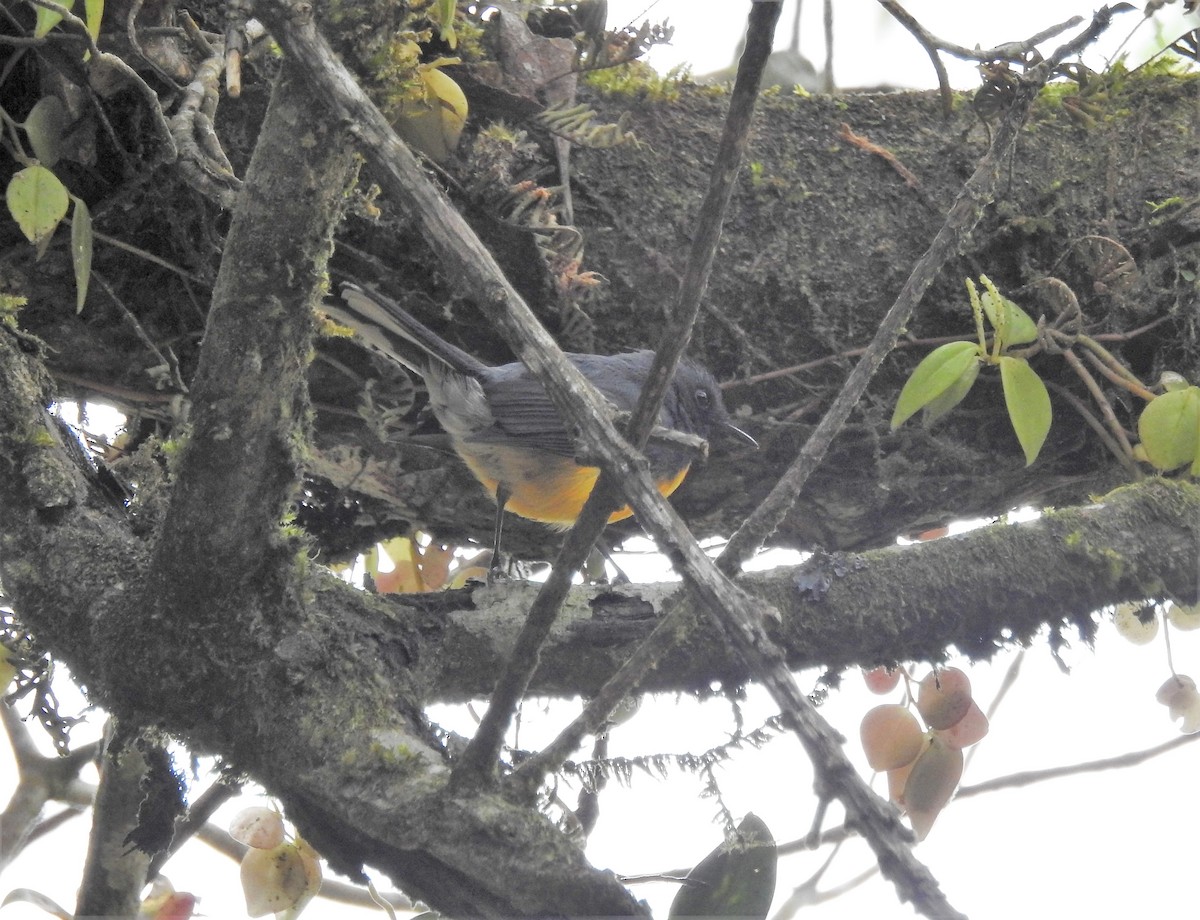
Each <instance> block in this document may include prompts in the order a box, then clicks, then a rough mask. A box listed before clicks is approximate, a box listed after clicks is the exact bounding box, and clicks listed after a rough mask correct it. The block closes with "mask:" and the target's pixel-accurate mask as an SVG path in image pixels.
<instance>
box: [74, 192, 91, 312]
mask: <svg viewBox="0 0 1200 920" xmlns="http://www.w3.org/2000/svg"><path fill="white" fill-rule="evenodd" d="M71 201H73V202H74V203H75V209H74V211H73V212H72V214H71V261H72V262H73V263H74V265H75V312H76V313H82V312H83V302H84V301H85V300H87V292H88V281H89V280H91V277H92V212H91V211H89V210H88V206H87V205H86V204H84V203H83V201H82V200H80V199H79V198H76V197H75V196H74V195H72V196H71Z"/></svg>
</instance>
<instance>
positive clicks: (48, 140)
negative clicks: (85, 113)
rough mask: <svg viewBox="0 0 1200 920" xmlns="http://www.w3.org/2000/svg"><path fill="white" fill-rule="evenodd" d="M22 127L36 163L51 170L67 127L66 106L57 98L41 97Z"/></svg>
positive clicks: (60, 148) (57, 156) (59, 151)
mask: <svg viewBox="0 0 1200 920" xmlns="http://www.w3.org/2000/svg"><path fill="white" fill-rule="evenodd" d="M22 127H23V128H24V129H25V134H26V135H27V136H28V138H29V146H30V147H32V148H33V155H34V156H35V157H37V160H38V162H39V163H41V164H42V165H43V166H45V167H47V168H53V167H54V164H55V163H57V162H58V158H59V156H60V155H61V150H62V137H63V133H64V131H65V130H66V127H67V109H66V106H64V105H63V104H62V101H61V100H60V99H59V98H58V97H57V96H43V97H42V98H41V99H39V100H38V101H37V104H36V105H34V107H33V108H32V109H30V110H29V115H28V116H26V118H25V124H24V125H22Z"/></svg>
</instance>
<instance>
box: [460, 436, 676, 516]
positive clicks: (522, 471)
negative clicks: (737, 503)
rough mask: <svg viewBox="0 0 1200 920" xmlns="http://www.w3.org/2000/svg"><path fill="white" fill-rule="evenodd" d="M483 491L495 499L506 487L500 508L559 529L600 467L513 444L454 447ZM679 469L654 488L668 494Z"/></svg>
mask: <svg viewBox="0 0 1200 920" xmlns="http://www.w3.org/2000/svg"><path fill="white" fill-rule="evenodd" d="M456 446H457V447H458V452H459V455H460V456H461V457H462V458H463V460H464V461H465V462H466V464H467V466H468V467H469V468H470V470H471V472H472V473H474V474H475V478H476V479H478V480H479V481H480V482H481V483H482V484H483V487H484V488H485V489H487V490H488V492H489V493H491V495H492V497H493V498H495V497H496V488H497V486H498V485H499V484H500V483H503V484H504V487H505V489H506V490H507V491H508V500H507V502H505V505H504V507H505V510H507V511H511V512H512V513H513V514H517V515H520V516H521V517H523V518H528V519H529V520H531V521H540V522H542V523H543V524H551V525H553V526H556V527H560V528H564V529H565V528H567V527H570V526H571V525H572V524H574V523H575V519H576V518H578V517H579V512H580V511H582V510H583V504H584V502H586V501H587V498H588V496H589V495H591V494H592V489H593V488H594V487H595V485H596V480H597V479H598V478H599V477H600V470H599V468H597V467H594V466H580V465H579V464H578V463H576V462H575V461H574V460H572V459H570V458H569V457H560V456H558V455H557V454H548V453H544V452H541V451H531V450H525V449H519V448H512V447H508V446H505V445H501V444H470V445H456ZM687 473H688V467H686V466H685V467H683V468H682V469H681V470H679V472H677V473H675V474H674V475H673V476H672V477H670V478H669V479H663V480H660V481H658V482H657V483H656V485H657V486H658V491H659V492H661V493H662V494H663V495H670V494H671V493H672V492H674V491H675V490H676V489H677V488H679V484H680V483H681V482H683V480H684V477H685V476H687ZM632 514H633V509H632V508H630V507H629V506H628V505H626V506H625V507H623V508H618V509H617V510H616V511H614V512H613V513H612V515H610V516H609V519H608V520H609V523H610V524H611V523H612V522H614V521H621V520H624V519H625V518H627V517H630V516H631V515H632Z"/></svg>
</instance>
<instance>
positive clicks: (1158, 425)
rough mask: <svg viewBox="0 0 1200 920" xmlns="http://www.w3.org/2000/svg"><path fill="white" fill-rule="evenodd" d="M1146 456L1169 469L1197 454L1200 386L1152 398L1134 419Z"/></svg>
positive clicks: (1199, 428)
mask: <svg viewBox="0 0 1200 920" xmlns="http://www.w3.org/2000/svg"><path fill="white" fill-rule="evenodd" d="M1138 436H1139V437H1140V438H1141V439H1142V447H1143V448H1144V449H1145V451H1146V458H1147V459H1148V460H1149V461H1150V462H1151V463H1152V464H1153V465H1154V466H1155V467H1157V468H1158V469H1160V470H1173V469H1175V468H1176V467H1180V466H1183V465H1184V464H1185V463H1190V462H1192V461H1193V460H1195V459H1196V456H1197V441H1198V440H1200V388H1197V387H1194V386H1193V387H1188V388H1187V389H1186V390H1175V391H1173V392H1170V393H1163V394H1162V395H1161V396H1158V397H1155V398H1154V399H1152V400H1151V401H1150V402H1149V403H1148V404H1147V405H1146V408H1145V409H1143V410H1142V415H1141V417H1140V418H1139V419H1138Z"/></svg>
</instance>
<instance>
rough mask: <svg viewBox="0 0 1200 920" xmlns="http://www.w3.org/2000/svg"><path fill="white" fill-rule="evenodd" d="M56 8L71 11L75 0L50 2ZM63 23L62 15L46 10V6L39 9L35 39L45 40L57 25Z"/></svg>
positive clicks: (54, 0) (35, 26)
mask: <svg viewBox="0 0 1200 920" xmlns="http://www.w3.org/2000/svg"><path fill="white" fill-rule="evenodd" d="M50 2H51V3H53V4H54V5H55V6H58V7H62V9H64V10H69V9H71V7H73V6H74V5H75V0H50ZM60 22H62V13H56V12H54V11H53V10H49V9H46V7H44V6H39V7H38V8H37V20H36V21H35V22H34V26H33V37H34V38H45V37H46V35H47V34H48V33H49V32H50V30H51V29H53V28H54V27H55V26H56V25H58V24H59V23H60Z"/></svg>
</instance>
